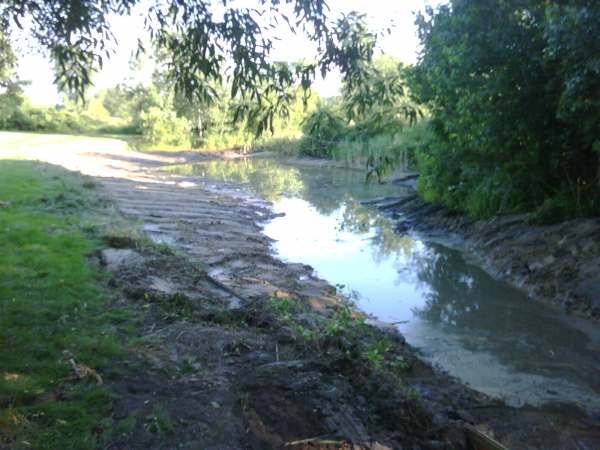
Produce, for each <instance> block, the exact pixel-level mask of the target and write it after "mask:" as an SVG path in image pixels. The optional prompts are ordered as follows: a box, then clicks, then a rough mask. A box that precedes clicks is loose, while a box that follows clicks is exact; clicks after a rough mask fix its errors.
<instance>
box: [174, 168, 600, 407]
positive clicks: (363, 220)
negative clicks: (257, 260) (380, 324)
mask: <svg viewBox="0 0 600 450" xmlns="http://www.w3.org/2000/svg"><path fill="white" fill-rule="evenodd" d="M171 171H172V172H173V173H175V174H179V175H186V176H190V177H192V178H195V180H196V181H198V180H199V179H200V180H201V179H202V178H204V179H212V180H221V181H229V182H234V183H242V184H243V183H248V184H247V185H245V186H246V188H248V189H249V190H251V191H252V192H253V193H254V194H255V195H257V196H259V197H262V198H265V199H267V200H269V201H271V202H273V208H274V210H276V211H277V212H283V213H285V216H284V217H280V218H277V219H274V220H273V221H271V222H270V223H268V224H267V225H266V227H265V233H266V234H267V235H269V236H270V237H272V238H274V239H277V243H276V244H275V250H276V251H277V252H278V253H279V255H280V256H281V257H282V258H283V259H284V260H287V261H291V262H302V263H305V264H310V265H311V266H313V267H314V268H315V270H316V272H317V275H318V276H320V277H321V278H324V279H326V280H328V281H329V282H330V283H332V284H340V285H344V286H345V288H344V289H345V290H346V291H347V292H350V291H353V292H355V293H356V295H357V296H358V297H359V306H360V308H361V309H363V310H364V311H365V312H367V313H368V314H371V315H373V316H375V317H377V318H378V319H380V320H382V321H386V322H391V323H395V324H397V326H398V328H399V330H400V331H401V332H402V333H403V334H404V336H405V337H406V339H407V341H408V342H409V343H410V344H412V345H414V346H416V347H419V348H420V349H421V350H422V352H423V353H424V355H426V357H428V358H429V359H430V360H431V361H432V362H434V363H436V364H439V365H440V366H441V367H443V368H444V369H445V370H447V371H448V372H450V373H452V374H453V375H456V376H458V377H459V378H461V379H462V380H463V381H464V382H466V383H468V384H470V385H471V387H473V388H475V389H478V390H480V391H482V392H485V393H488V394H490V395H496V396H500V397H504V398H505V399H506V400H507V401H508V402H509V403H511V404H513V405H523V404H525V403H529V404H534V405H536V404H539V403H540V402H543V401H548V400H564V401H576V402H577V403H578V404H580V405H582V406H583V407H585V408H586V409H595V410H597V409H600V370H599V368H600V327H597V326H595V325H593V324H590V323H586V322H584V321H581V320H577V319H573V318H570V317H567V316H564V315H562V314H559V313H557V312H555V311H553V310H551V309H549V308H547V307H544V306H543V305H541V304H539V303H537V302H536V301H534V300H532V299H530V298H528V297H527V296H526V295H524V294H523V293H521V292H520V291H518V290H516V289H514V288H512V287H510V286H508V285H506V284H505V283H502V282H498V281H495V280H493V279H492V278H491V277H490V276H489V275H487V274H486V273H485V272H484V271H482V270H481V269H479V268H477V267H475V266H473V265H470V264H467V263H466V262H465V261H464V259H463V258H462V256H461V254H460V253H459V252H457V251H454V250H450V249H448V248H445V247H443V246H441V245H438V244H432V243H426V242H419V241H415V240H413V239H410V238H406V237H401V236H398V235H397V234H395V233H393V232H392V231H391V226H392V224H393V222H392V221H391V220H390V219H388V218H386V217H385V216H384V215H383V214H382V213H380V212H379V211H377V210H376V209H375V208H374V207H371V206H363V205H360V203H359V202H360V201H361V200H366V199H370V198H374V197H381V196H388V195H399V194H401V193H402V192H403V191H402V188H400V187H397V186H390V185H378V184H371V185H368V186H365V185H364V174H361V173H359V172H354V171H344V170H330V169H305V168H299V167H290V166H288V167H284V166H281V165H278V164H277V163H276V161H275V160H272V159H257V158H254V159H247V160H235V161H227V162H213V163H204V164H197V165H193V166H178V167H176V168H173V169H171ZM218 186H219V185H217V187H218ZM213 188H214V186H213ZM223 188H226V189H230V188H231V185H227V184H224V185H223Z"/></svg>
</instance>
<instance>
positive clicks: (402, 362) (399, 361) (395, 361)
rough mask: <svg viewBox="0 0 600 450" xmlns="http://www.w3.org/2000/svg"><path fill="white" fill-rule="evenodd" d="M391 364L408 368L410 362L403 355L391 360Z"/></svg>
mask: <svg viewBox="0 0 600 450" xmlns="http://www.w3.org/2000/svg"><path fill="white" fill-rule="evenodd" d="M390 366H392V367H395V368H396V369H399V370H406V369H408V363H407V362H406V361H405V360H404V357H403V356H396V358H394V359H393V360H392V361H390Z"/></svg>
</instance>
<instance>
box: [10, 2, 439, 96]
mask: <svg viewBox="0 0 600 450" xmlns="http://www.w3.org/2000/svg"><path fill="white" fill-rule="evenodd" d="M446 2H447V0H400V1H398V0H396V1H393V0H369V1H365V0H329V1H328V4H329V7H330V9H331V13H332V14H331V15H330V16H331V17H337V16H339V14H340V13H346V14H347V13H349V12H351V11H358V12H361V13H365V14H367V17H368V23H369V27H370V28H371V29H374V30H377V29H386V28H388V27H390V25H391V24H393V25H395V28H392V29H391V31H392V34H391V35H390V36H387V35H386V36H385V37H383V38H381V37H380V38H378V42H379V45H380V47H381V48H382V50H383V51H384V52H386V53H390V54H393V55H396V56H398V57H400V59H401V60H402V61H404V62H407V63H414V62H415V61H416V58H417V47H418V44H419V42H418V39H417V37H416V27H415V25H414V15H413V12H416V11H420V10H423V9H424V6H425V5H430V6H436V5H438V4H440V3H446ZM239 3H240V2H239V1H236V5H237V4H239ZM247 3H248V4H250V5H251V4H252V1H251V0H248V1H247ZM142 12H143V8H141V7H140V8H138V9H137V12H135V13H134V16H133V17H118V16H115V17H112V18H111V26H112V31H113V33H114V34H115V37H116V38H117V40H118V42H119V44H118V46H117V48H116V54H115V55H113V56H112V57H111V58H110V60H107V61H105V63H104V69H103V70H102V72H100V73H99V74H98V75H96V76H95V77H94V85H95V87H96V88H98V89H100V88H106V87H112V86H116V85H117V84H118V83H120V82H122V81H123V79H124V78H126V77H128V75H129V73H128V71H129V66H128V61H129V58H130V56H131V54H132V52H133V51H134V50H135V49H136V48H137V39H138V37H139V36H140V35H142V33H143V24H142V19H141V18H139V17H138V15H139V14H140V13H142ZM275 35H277V36H278V37H280V38H281V39H282V40H281V41H277V42H276V43H275V46H276V48H275V51H274V52H273V60H284V61H295V60H298V59H301V58H307V59H313V56H314V48H311V46H310V45H309V43H308V42H307V41H306V40H305V39H302V38H301V37H299V36H294V35H293V34H291V33H290V32H289V30H287V25H284V26H281V29H278V30H276V31H275ZM19 76H20V77H21V78H22V79H26V80H31V81H32V84H31V85H30V86H28V87H27V88H25V93H26V94H27V96H28V97H29V98H30V99H31V100H32V102H33V103H35V104H56V103H58V102H59V96H58V94H57V93H56V87H55V86H54V85H53V79H54V75H53V73H52V66H51V64H50V62H49V61H48V59H46V58H44V57H43V56H41V55H35V54H31V52H28V51H27V50H22V51H21V58H20V63H19ZM315 88H316V90H317V92H319V94H320V95H322V96H325V97H328V96H331V95H335V94H336V93H337V91H338V88H339V77H338V76H337V75H336V74H331V75H330V76H328V77H327V80H324V81H323V80H320V81H318V82H317V83H316V85H315Z"/></svg>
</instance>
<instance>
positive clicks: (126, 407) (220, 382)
mask: <svg viewBox="0 0 600 450" xmlns="http://www.w3.org/2000/svg"><path fill="white" fill-rule="evenodd" d="M63 150H64V152H63V154H62V157H59V156H56V155H54V154H48V153H45V154H43V155H42V154H40V155H38V157H40V158H43V159H45V160H50V162H55V163H58V164H62V165H64V166H66V167H67V168H72V169H77V170H80V171H82V172H84V173H87V174H89V175H92V176H96V177H98V180H99V181H101V182H102V183H103V184H104V186H105V187H106V189H107V191H108V193H109V194H110V195H111V196H112V198H113V200H114V202H115V205H118V206H117V207H118V208H120V209H121V212H122V213H123V214H125V215H126V216H128V217H130V218H131V219H132V220H133V221H135V222H137V223H139V224H140V226H143V228H144V230H145V232H146V233H147V234H148V235H149V236H150V237H152V238H153V240H154V241H155V242H159V243H164V244H168V247H167V246H166V245H154V246H149V245H146V244H144V243H143V241H142V240H136V239H133V238H127V237H118V236H112V235H108V236H106V241H107V244H108V247H109V248H107V249H106V250H104V251H103V252H101V253H99V254H97V255H94V256H93V257H91V258H90V262H91V263H94V262H95V263H97V264H101V265H103V266H104V267H105V268H106V269H107V270H108V271H110V273H111V274H112V275H111V277H112V279H111V280H110V285H111V286H112V289H113V290H114V298H115V300H114V304H115V306H116V305H129V306H130V307H132V308H134V309H135V310H136V311H137V314H138V317H139V325H138V334H139V339H138V341H137V344H136V345H134V346H132V348H131V350H130V352H129V355H128V357H127V359H126V361H124V362H122V363H121V364H120V365H119V366H115V367H98V368H94V369H96V370H97V371H98V372H99V373H100V374H101V375H102V378H103V380H104V383H105V384H106V385H108V386H109V387H110V388H111V389H112V390H113V391H114V393H115V401H114V405H113V406H112V417H111V419H112V420H107V421H105V426H104V428H99V429H98V430H97V432H98V434H99V435H105V436H106V435H109V434H110V435H111V436H112V437H111V439H110V442H109V444H108V445H107V446H106V447H105V448H107V449H115V450H116V449H175V448H190V449H280V448H291V449H446V450H450V449H465V448H467V442H466V439H465V425H466V424H472V425H475V426H477V427H478V428H479V429H481V430H482V431H484V432H485V433H487V434H488V435H490V436H493V437H495V439H497V440H498V441H500V442H502V443H503V444H504V445H505V446H506V447H507V448H510V449H513V450H516V449H548V450H550V449H556V450H558V449H561V450H567V449H592V448H598V443H599V442H600V417H594V416H590V415H588V414H586V413H585V412H583V411H582V410H580V409H579V408H578V407H577V406H576V405H570V404H566V405H565V404H547V405H546V406H544V407H542V408H534V407H529V406H525V407H523V408H518V409H517V408H512V407H509V406H506V405H505V404H504V403H503V402H502V401H501V400H498V399H492V398H490V397H487V396H485V395H483V394H481V393H478V392H476V391H474V390H472V389H469V388H468V387H466V386H464V385H462V384H461V383H460V382H458V381H457V380H456V379H454V378H452V377H450V376H449V375H447V374H446V373H444V372H442V371H440V370H439V369H437V368H434V367H432V366H430V365H429V364H427V363H425V362H424V361H423V360H422V359H421V357H420V356H419V354H418V352H417V351H416V350H415V349H413V348H412V347H410V346H409V345H407V344H406V343H405V342H404V339H403V338H402V336H401V335H399V334H398V333H397V332H396V331H395V330H394V329H392V328H390V327H389V326H388V327H386V326H383V325H382V324H378V323H370V324H368V325H366V326H365V327H357V328H352V327H342V329H341V330H340V332H339V333H332V332H327V324H328V323H334V322H335V320H338V321H339V318H340V317H341V315H342V313H344V311H345V310H344V309H343V306H342V305H341V304H340V299H339V298H338V297H337V296H336V295H335V294H334V292H335V290H334V289H333V288H332V287H331V286H330V285H329V284H328V283H327V282H326V281H325V280H321V279H319V278H318V277H316V276H315V275H314V274H313V270H312V268H311V267H310V266H307V265H302V264H286V263H284V262H282V261H281V260H279V259H277V257H276V255H274V254H273V252H272V250H271V247H270V240H269V238H267V237H266V236H264V235H263V234H262V232H261V229H262V227H261V223H264V222H265V221H266V220H269V218H270V217H271V216H272V212H271V210H270V209H269V208H268V204H267V203H266V202H264V201H261V200H259V199H254V198H252V197H250V196H249V195H247V194H239V193H236V191H235V190H233V189H232V190H227V189H223V187H224V186H223V185H222V183H221V184H220V185H218V186H217V185H216V184H214V185H210V184H208V185H205V186H203V187H198V186H195V185H193V184H192V183H189V182H188V183H186V182H183V183H175V182H173V181H171V180H170V179H168V178H161V176H160V175H159V174H156V173H154V172H153V170H152V169H154V168H157V167H159V166H162V165H166V164H174V163H183V162H193V161H198V160H206V159H208V158H215V157H227V155H223V154H220V155H208V156H207V155H205V154H204V155H203V154H198V153H185V152H182V153H177V154H174V153H170V152H169V153H168V154H167V153H165V154H158V153H156V152H153V153H142V152H132V151H126V150H123V149H112V150H109V151H100V150H98V151H88V152H85V153H82V152H81V150H80V149H76V148H73V149H71V150H68V149H63ZM69 152H70V153H69ZM65 155H66V157H65ZM34 156H35V155H34ZM217 187H219V188H220V189H216V188H217ZM225 187H226V186H225ZM231 187H232V188H233V187H234V186H231ZM421 209H422V208H421ZM405 222H406V219H405ZM142 224H143V225H142ZM471 226H475V225H471ZM439 227H440V228H441V227H442V225H439ZM412 228H414V229H416V228H417V225H416V223H415V224H414V226H413V227H412ZM440 233H441V231H440ZM567 235H568V232H567ZM531 265H532V264H531V263H529V269H530V271H531V272H532V275H533V273H534V269H535V268H532V267H531ZM286 298H293V299H298V301H292V302H288V303H287V305H288V306H287V309H283V310H282V309H281V305H284V304H285V303H284V302H285V299H286ZM274 299H275V300H274ZM278 305H279V306H278ZM278 308H279V309H278ZM354 319H357V317H354ZM304 333H312V335H310V336H308V337H309V338H308V339H307V335H305V334H304ZM373 340H374V341H375V342H381V341H383V340H387V341H388V342H389V345H387V346H386V348H385V349H384V350H382V352H381V355H382V356H384V357H385V360H386V361H400V363H399V364H396V365H392V364H385V363H380V364H377V363H375V364H374V363H373V362H374V361H377V360H376V359H374V358H372V357H371V358H370V357H369V354H368V352H367V350H368V343H369V342H370V341H373ZM371 356H372V355H371ZM400 357H401V358H402V359H399V358H400Z"/></svg>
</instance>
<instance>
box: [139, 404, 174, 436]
mask: <svg viewBox="0 0 600 450" xmlns="http://www.w3.org/2000/svg"><path fill="white" fill-rule="evenodd" d="M144 428H145V429H146V431H148V432H149V433H153V434H157V435H158V437H159V439H161V438H163V437H164V436H166V435H169V434H173V432H174V431H175V424H174V422H173V421H172V420H171V418H170V416H169V411H168V409H167V407H166V406H165V405H163V404H157V405H154V407H153V408H152V410H151V411H150V412H149V413H148V414H147V415H146V416H145V417H144Z"/></svg>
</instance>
